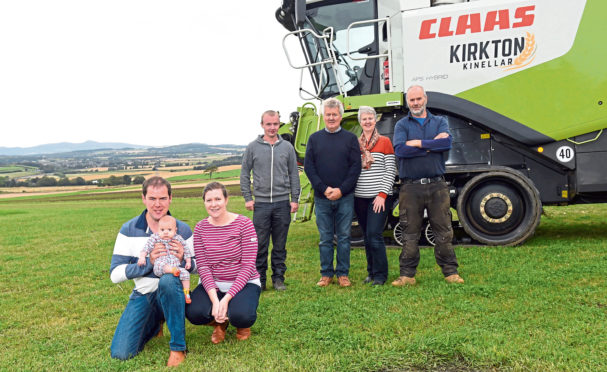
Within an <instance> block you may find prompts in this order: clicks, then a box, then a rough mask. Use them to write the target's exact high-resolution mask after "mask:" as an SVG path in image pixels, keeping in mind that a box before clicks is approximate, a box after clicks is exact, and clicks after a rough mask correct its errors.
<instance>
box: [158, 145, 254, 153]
mask: <svg viewBox="0 0 607 372" xmlns="http://www.w3.org/2000/svg"><path fill="white" fill-rule="evenodd" d="M245 147H246V146H242V145H205V144H204V143H186V144H183V145H175V146H167V147H151V148H148V149H147V152H148V153H150V154H153V153H157V154H172V153H177V154H183V153H188V152H192V153H212V154H220V153H231V152H242V151H244V149H245Z"/></svg>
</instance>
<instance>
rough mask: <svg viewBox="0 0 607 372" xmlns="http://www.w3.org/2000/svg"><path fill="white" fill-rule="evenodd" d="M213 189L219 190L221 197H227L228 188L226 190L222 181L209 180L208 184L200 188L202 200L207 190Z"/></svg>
mask: <svg viewBox="0 0 607 372" xmlns="http://www.w3.org/2000/svg"><path fill="white" fill-rule="evenodd" d="M213 190H221V193H222V194H223V197H224V198H226V199H227V198H228V190H226V187H225V186H224V185H223V183H220V182H211V183H209V184H208V185H206V186H205V187H204V189H203V190H202V200H204V197H205V195H206V194H207V192H209V191H213Z"/></svg>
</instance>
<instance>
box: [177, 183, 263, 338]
mask: <svg viewBox="0 0 607 372" xmlns="http://www.w3.org/2000/svg"><path fill="white" fill-rule="evenodd" d="M202 198H203V200H204V206H205V208H206V210H207V213H208V215H209V217H207V218H205V219H204V220H202V221H200V222H198V223H197V224H196V228H195V229H194V254H195V256H196V262H197V266H198V274H199V276H200V281H201V284H200V285H198V287H196V289H194V291H192V294H191V298H192V303H191V304H190V305H188V306H186V309H185V314H186V317H187V318H188V320H189V321H190V322H191V323H192V324H196V325H201V324H206V325H210V326H213V327H215V329H214V330H213V335H212V336H211V342H213V343H214V344H218V343H220V342H221V341H223V340H224V338H225V335H226V329H227V328H228V322H230V323H232V325H234V326H235V327H236V338H237V339H239V340H246V339H247V338H249V336H250V335H251V328H250V327H251V326H252V325H253V323H255V320H256V319H257V305H258V304H259V295H260V294H261V282H260V281H259V274H258V273H257V270H256V269H255V259H256V257H257V235H256V234H255V227H254V226H253V222H251V220H250V219H248V218H247V217H245V216H242V215H239V214H236V213H232V212H229V211H228V210H227V205H228V192H227V191H226V188H225V186H224V185H222V184H221V183H219V182H211V183H209V184H208V185H207V186H206V187H205V188H204V191H203V192H202Z"/></svg>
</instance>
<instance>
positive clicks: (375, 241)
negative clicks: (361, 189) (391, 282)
mask: <svg viewBox="0 0 607 372" xmlns="http://www.w3.org/2000/svg"><path fill="white" fill-rule="evenodd" d="M373 200H375V198H354V209H355V210H356V218H357V219H358V224H359V225H360V227H361V229H362V230H363V233H364V238H365V253H366V256H367V273H368V275H369V277H370V278H371V279H373V280H375V281H380V282H385V281H386V279H388V257H387V256H386V244H385V243H384V235H383V234H384V226H385V224H386V215H387V213H388V208H389V205H390V204H391V203H388V200H390V199H388V200H386V204H385V205H386V208H384V210H383V211H381V212H379V213H375V212H374V211H373Z"/></svg>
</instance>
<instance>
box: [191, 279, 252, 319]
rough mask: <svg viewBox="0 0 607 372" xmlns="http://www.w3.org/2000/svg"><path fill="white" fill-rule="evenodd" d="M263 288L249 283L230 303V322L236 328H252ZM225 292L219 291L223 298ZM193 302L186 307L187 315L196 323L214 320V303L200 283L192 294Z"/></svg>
mask: <svg viewBox="0 0 607 372" xmlns="http://www.w3.org/2000/svg"><path fill="white" fill-rule="evenodd" d="M260 294H261V288H260V287H259V286H258V285H256V284H251V283H247V284H246V285H245V286H244V287H243V288H242V289H241V290H240V291H239V292H238V293H236V295H235V296H234V298H232V300H231V301H230V303H229V304H228V318H229V319H230V324H232V325H233V326H234V327H236V328H250V327H251V326H252V325H253V324H254V323H255V320H257V306H258V305H259V295H260ZM223 296H225V293H223V292H219V291H217V297H219V300H221V299H222V298H223ZM190 297H191V298H192V303H191V304H189V305H187V306H186V307H185V317H186V318H188V320H189V321H190V323H192V324H195V325H202V324H209V323H211V321H213V320H214V319H213V315H211V310H213V304H212V303H211V299H210V298H209V295H208V294H207V292H206V291H205V290H204V287H203V286H202V285H201V284H199V285H198V287H196V289H194V290H193V291H192V293H191V294H190Z"/></svg>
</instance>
